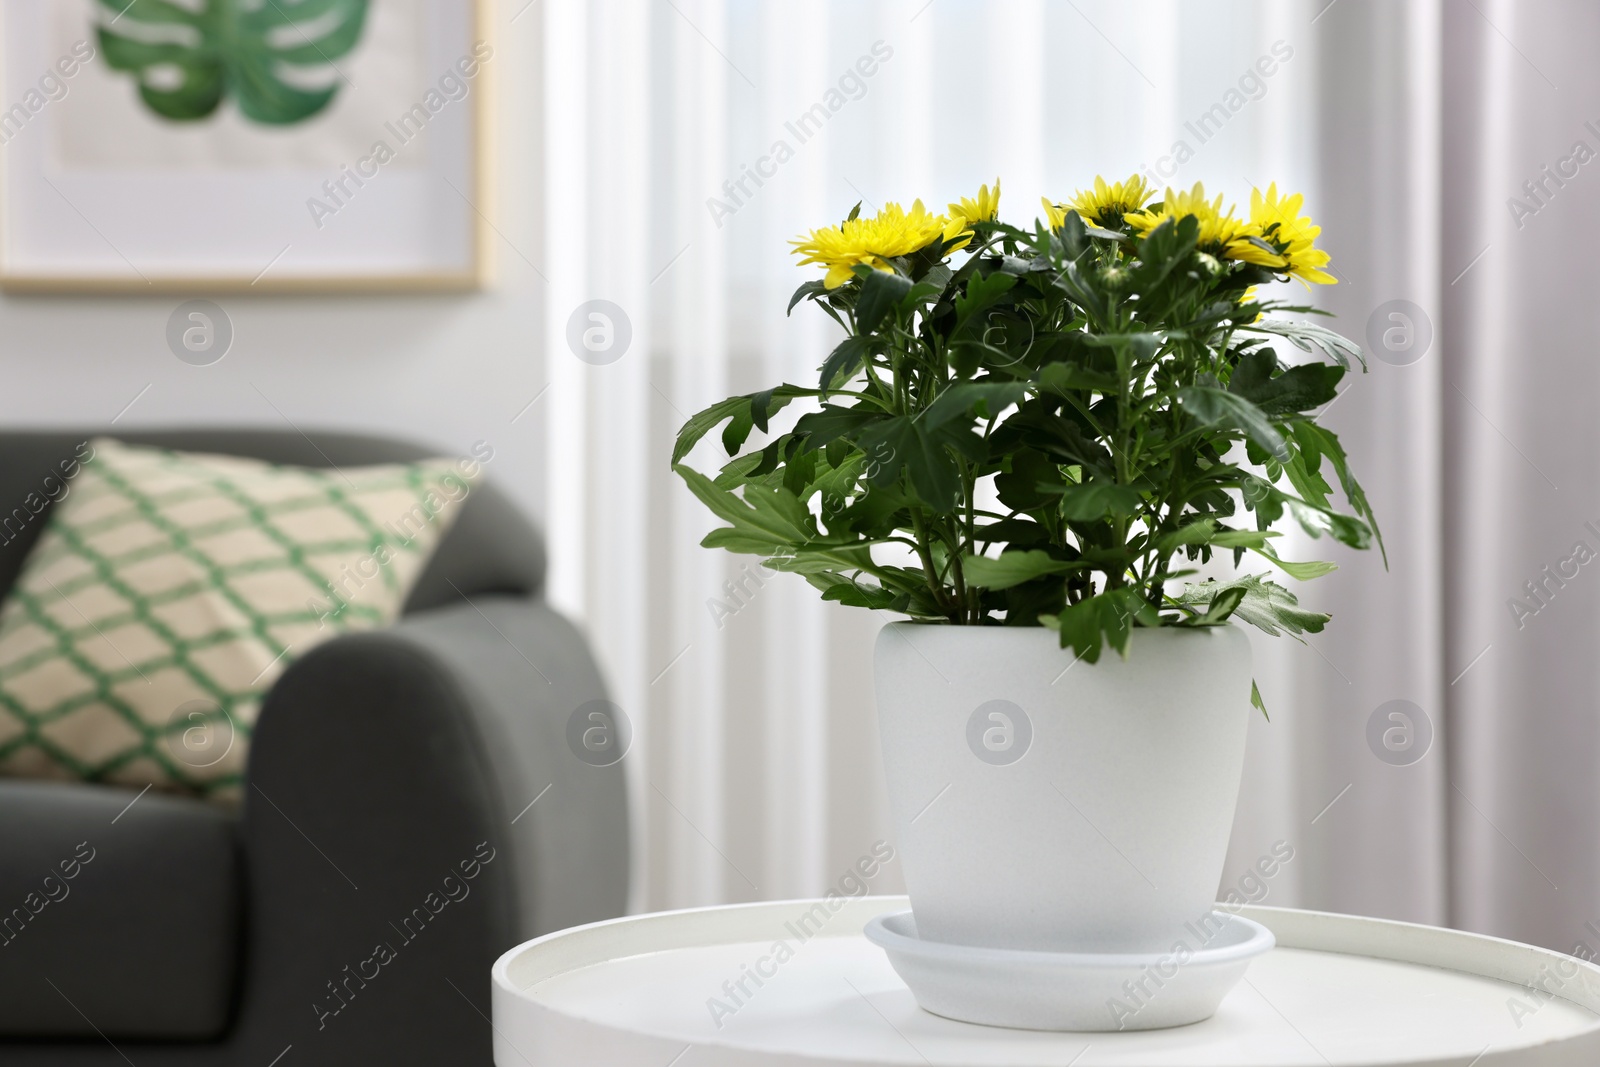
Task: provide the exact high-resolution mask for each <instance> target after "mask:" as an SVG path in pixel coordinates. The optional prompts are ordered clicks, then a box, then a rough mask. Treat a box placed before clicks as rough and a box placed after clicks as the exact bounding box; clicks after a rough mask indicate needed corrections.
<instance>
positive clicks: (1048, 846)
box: [673, 177, 1377, 953]
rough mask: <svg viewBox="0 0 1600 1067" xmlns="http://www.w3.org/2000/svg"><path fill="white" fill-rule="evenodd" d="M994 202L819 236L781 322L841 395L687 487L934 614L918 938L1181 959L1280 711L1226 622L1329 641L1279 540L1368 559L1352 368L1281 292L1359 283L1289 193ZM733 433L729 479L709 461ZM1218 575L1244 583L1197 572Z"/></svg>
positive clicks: (903, 799) (887, 661)
mask: <svg viewBox="0 0 1600 1067" xmlns="http://www.w3.org/2000/svg"><path fill="white" fill-rule="evenodd" d="M999 198H1000V186H999V182H998V181H996V183H995V185H994V188H993V189H992V190H991V189H989V188H988V187H987V186H985V187H984V188H983V189H981V190H980V191H979V193H978V195H977V196H976V197H975V198H973V199H964V200H961V201H960V202H958V203H953V204H951V205H949V208H948V210H947V212H946V213H944V214H942V215H941V214H935V213H933V212H930V211H928V210H927V209H926V208H925V207H924V206H923V204H922V203H921V201H918V202H916V203H914V204H913V205H912V206H911V208H910V209H909V210H906V209H903V208H901V207H900V206H899V205H897V204H886V205H885V206H884V207H883V209H882V210H881V211H878V212H877V213H876V214H875V215H873V216H871V217H867V216H863V215H861V214H860V213H859V205H857V208H856V210H853V211H851V213H850V215H849V217H848V218H846V219H845V220H844V222H842V223H841V224H840V225H838V226H835V227H827V228H824V229H819V230H816V231H814V232H813V233H811V234H809V235H808V236H806V237H804V238H802V239H800V240H798V241H796V242H795V246H796V248H795V250H796V251H797V252H798V253H800V254H801V255H802V257H803V259H802V262H803V263H805V264H808V265H810V264H814V265H816V266H818V267H821V268H822V269H823V270H824V271H825V274H824V276H823V277H821V278H818V279H816V280H813V281H807V282H806V283H805V284H803V285H801V286H800V287H799V289H798V290H797V291H796V292H795V295H794V298H793V300H791V302H790V310H791V312H792V311H793V310H794V308H795V307H796V305H799V304H802V303H805V302H809V303H811V304H814V305H815V306H816V307H817V308H819V309H820V310H821V311H822V312H824V313H825V314H827V315H828V316H829V317H831V318H832V319H833V320H834V321H835V322H837V323H838V325H839V326H840V327H841V328H842V330H843V334H844V335H843V337H842V338H841V339H840V340H839V342H838V344H837V346H836V347H834V348H833V350H832V351H831V352H830V353H828V354H827V355H826V356H825V357H824V358H822V359H821V364H820V375H819V378H818V380H817V381H816V382H815V383H811V384H801V385H780V386H777V387H775V388H772V389H768V390H764V391H762V392H758V393H753V394H750V395H747V396H738V397H733V398H730V399H728V400H724V401H722V402H721V403H718V404H716V405H713V406H712V407H710V408H708V409H707V410H705V411H703V412H701V413H699V414H697V415H695V416H694V417H693V418H691V419H690V420H689V421H688V422H687V424H686V425H685V426H684V427H683V429H682V431H681V432H680V434H679V437H678V441H677V447H676V448H675V450H674V453H673V463H674V469H675V470H677V472H678V473H679V474H680V475H681V476H682V477H683V478H684V480H685V481H686V482H687V483H688V485H689V488H690V489H691V490H692V491H693V492H694V493H695V494H696V495H697V496H698V497H699V498H700V499H701V500H702V501H704V502H705V504H706V505H707V506H708V507H710V508H711V509H712V511H713V512H715V513H716V515H717V516H718V517H719V518H720V519H722V520H723V521H724V522H725V523H726V524H727V525H726V526H724V527H722V528H720V529H717V530H715V531H713V532H712V533H711V534H710V535H708V536H707V537H706V538H705V541H704V544H705V545H706V546H707V547H712V548H725V549H728V550H730V551H733V552H742V553H751V554H755V555H759V556H762V557H764V558H765V560H766V565H767V566H768V567H771V568H774V569H777V570H783V571H792V572H794V573H796V574H799V575H802V576H803V577H804V578H805V579H806V581H808V582H810V583H811V584H812V585H813V586H815V587H816V588H817V589H818V590H819V591H820V592H821V594H822V597H823V599H825V600H832V601H837V602H839V603H841V604H846V605H852V606H855V607H861V608H868V609H872V610H876V611H885V612H891V613H895V614H897V615H900V616H903V617H904V618H905V619H906V620H908V621H903V622H894V623H891V624H889V625H888V626H886V627H885V628H884V631H883V633H882V635H881V636H880V638H879V640H878V645H877V650H876V674H877V697H878V715H879V722H880V730H881V738H882V743H883V757H884V761H885V769H886V779H887V784H888V789H889V795H890V800H891V807H892V809H893V816H894V820H895V824H896V833H897V835H898V837H899V842H898V843H899V846H900V850H901V855H902V856H903V858H904V864H905V877H906V883H907V887H908V890H909V892H910V895H911V898H912V907H913V911H914V913H915V917H916V929H917V932H918V936H920V937H921V938H924V939H926V940H928V941H931V942H940V943H945V944H952V945H965V946H986V947H989V948H992V949H1000V950H1023V949H1033V950H1050V951H1058V952H1094V953H1126V952H1145V951H1156V950H1160V949H1165V948H1166V947H1168V945H1170V943H1171V941H1172V939H1173V936H1174V935H1175V934H1176V933H1177V932H1178V931H1179V930H1180V929H1182V928H1183V926H1184V924H1185V923H1187V922H1191V921H1192V920H1194V919H1196V917H1198V916H1202V915H1205V914H1208V913H1209V909H1210V907H1211V901H1212V900H1213V894H1214V892H1215V889H1216V886H1217V884H1218V881H1219V876H1220V873H1221V868H1222V863H1223V859H1224V854H1225V851H1226V847H1227V841H1228V835H1229V830H1230V827H1231V823H1232V817H1233V811H1234V806H1235V803H1236V801H1237V796H1238V788H1239V779H1240V775H1241V770H1242V765H1243V758H1244V745H1245V733H1246V726H1247V725H1248V717H1249V713H1250V705H1251V704H1252V703H1254V704H1255V705H1256V706H1258V707H1260V706H1261V698H1260V695H1259V693H1258V692H1257V691H1256V689H1255V686H1254V683H1253V681H1252V670H1251V657H1250V646H1249V643H1248V641H1247V639H1246V636H1245V634H1244V632H1243V631H1242V630H1241V629H1240V628H1239V626H1237V625H1236V623H1245V624H1249V625H1252V626H1255V627H1257V628H1258V629H1260V630H1262V631H1264V632H1266V633H1268V634H1274V635H1275V634H1279V633H1289V634H1291V635H1295V636H1297V637H1298V636H1299V635H1301V634H1304V633H1306V632H1308V631H1309V632H1314V631H1320V630H1321V629H1322V628H1323V624H1324V623H1325V622H1326V621H1327V616H1326V615H1322V614H1318V613H1316V612H1313V611H1309V610H1306V609H1305V608H1302V607H1301V606H1300V605H1299V604H1298V602H1297V601H1296V598H1295V597H1294V595H1293V594H1291V593H1290V592H1289V590H1288V589H1286V588H1284V587H1283V586H1282V585H1280V584H1278V583H1277V582H1275V581H1273V580H1272V575H1271V574H1270V573H1252V572H1251V571H1249V570H1248V569H1241V568H1240V567H1239V565H1240V564H1241V563H1242V562H1243V561H1244V560H1245V559H1246V558H1247V557H1248V558H1252V559H1258V560H1260V561H1262V566H1263V567H1264V568H1266V569H1267V570H1268V571H1282V572H1283V573H1284V574H1286V575H1288V576H1289V577H1290V578H1293V579H1309V578H1315V577H1317V576H1318V575H1321V574H1324V573H1326V572H1327V571H1330V570H1332V569H1333V565H1332V564H1331V563H1322V562H1291V561H1288V560H1285V559H1283V558H1281V557H1280V556H1279V554H1278V553H1277V552H1276V551H1275V550H1274V548H1273V538H1274V537H1275V536H1276V534H1277V533H1278V532H1279V531H1278V529H1277V527H1279V526H1281V525H1282V522H1281V520H1290V521H1292V522H1295V523H1298V525H1299V526H1300V527H1301V528H1302V529H1304V530H1305V531H1306V532H1307V533H1308V534H1310V535H1311V536H1312V537H1322V536H1324V535H1326V536H1328V537H1331V538H1333V539H1334V540H1336V541H1339V542H1341V543H1343V544H1345V545H1348V546H1350V547H1352V548H1366V547H1368V545H1369V544H1370V543H1371V542H1373V541H1374V540H1375V539H1376V538H1377V527H1376V524H1375V522H1374V520H1373V516H1372V512H1371V509H1370V507H1369V506H1368V503H1367V500H1366V497H1365V496H1364V495H1363V493H1362V491H1361V489H1360V487H1359V485H1358V484H1357V483H1356V481H1355V479H1354V478H1353V477H1352V476H1351V473H1350V470H1349V468H1348V466H1347V464H1346V460H1345V453H1344V451H1343V449H1342V448H1341V447H1340V444H1339V441H1338V439H1337V438H1336V437H1335V436H1334V434H1333V433H1331V432H1330V431H1329V430H1328V429H1327V428H1326V427H1324V426H1322V425H1320V424H1319V423H1318V422H1317V419H1316V416H1315V414H1314V413H1315V412H1316V411H1317V409H1319V408H1320V407H1322V406H1323V405H1325V404H1327V403H1328V402H1329V401H1330V400H1332V399H1333V397H1334V396H1335V395H1336V389H1337V386H1338V384H1339V381H1340V379H1341V378H1342V377H1343V376H1344V374H1345V373H1346V372H1347V371H1348V370H1349V369H1350V367H1351V361H1352V360H1353V359H1357V360H1358V359H1359V358H1360V349H1359V347H1358V346H1357V345H1355V344H1353V343H1351V342H1350V341H1348V340H1346V339H1345V338H1343V337H1341V336H1339V335H1338V334H1336V333H1333V332H1331V331H1330V330H1328V329H1326V328H1324V327H1322V326H1318V325H1315V324H1314V323H1312V322H1310V321H1308V320H1307V319H1306V318H1305V316H1306V315H1307V314H1311V313H1314V312H1315V310H1316V309H1314V308H1312V307H1308V306H1301V305H1299V304H1296V303H1293V302H1291V301H1279V300H1274V299H1269V298H1267V297H1265V296H1263V295H1262V290H1263V287H1265V286H1267V285H1269V284H1271V283H1278V282H1284V281H1289V280H1298V281H1299V282H1301V283H1305V284H1306V287H1307V289H1309V285H1310V284H1313V283H1317V284H1331V283H1333V282H1334V280H1335V279H1334V278H1333V277H1332V276H1331V275H1330V274H1328V273H1327V272H1326V271H1325V269H1324V268H1325V267H1326V266H1327V263H1328V256H1327V254H1326V252H1324V251H1321V250H1319V249H1318V248H1317V247H1316V246H1315V243H1314V242H1315V238H1316V237H1317V235H1318V233H1319V230H1318V228H1317V227H1315V226H1313V225H1312V224H1311V221H1310V220H1309V219H1308V218H1306V217H1305V216H1303V215H1302V214H1301V206H1302V198H1301V197H1299V196H1282V195H1280V194H1279V192H1278V190H1277V188H1276V186H1274V187H1271V188H1269V189H1267V190H1266V191H1265V192H1262V191H1260V190H1256V191H1254V192H1253V193H1252V194H1251V197H1250V206H1249V212H1248V215H1247V216H1241V215H1240V214H1239V213H1238V212H1237V211H1236V210H1235V209H1234V208H1232V207H1229V208H1224V206H1223V199H1222V197H1220V196H1219V197H1216V198H1214V199H1208V198H1207V196H1206V194H1205V192H1204V191H1203V189H1202V188H1201V186H1199V185H1198V184H1197V185H1195V186H1194V188H1193V189H1192V190H1189V191H1185V192H1178V191H1173V190H1170V189H1169V190H1167V191H1166V193H1165V195H1164V196H1162V197H1160V198H1157V197H1156V196H1155V195H1154V193H1153V191H1152V190H1151V189H1150V188H1149V187H1148V186H1147V185H1146V184H1145V182H1144V180H1143V179H1142V178H1139V177H1132V178H1129V179H1128V180H1126V181H1122V182H1117V183H1114V184H1108V183H1107V182H1105V181H1104V180H1103V179H1096V181H1095V184H1094V186H1093V188H1092V189H1090V190H1088V191H1085V192H1080V193H1078V194H1077V196H1075V197H1074V198H1073V199H1071V200H1070V201H1068V202H1066V203H1063V204H1057V203H1053V202H1050V201H1046V202H1045V204H1044V214H1045V218H1044V219H1042V220H1037V221H1035V222H1034V223H1033V224H1032V226H1031V228H1021V227H1018V226H1013V225H1011V224H1008V223H1005V222H1002V221H1000V220H999V217H998V206H999ZM1285 341H1287V342H1289V344H1288V346H1283V345H1282V344H1281V342H1285ZM819 355H821V353H819ZM1286 355H1287V356H1293V357H1295V358H1293V359H1289V358H1285V356H1286ZM797 401H800V402H803V404H804V405H805V406H806V407H807V408H808V410H806V411H805V412H804V413H803V414H800V415H799V417H798V418H796V419H793V420H792V421H784V422H783V423H782V424H781V425H780V423H779V420H778V415H779V411H780V410H781V409H783V408H785V407H786V406H788V405H790V404H791V403H794V402H797ZM718 426H721V427H722V433H721V438H722V445H723V447H724V448H725V449H726V451H727V453H728V454H729V455H730V456H733V457H734V458H733V459H732V460H731V461H730V462H728V463H727V464H726V465H725V466H723V467H722V468H721V470H720V471H719V472H717V473H716V474H714V475H706V474H702V473H700V472H698V471H696V470H694V469H692V468H691V467H689V466H686V465H684V464H683V462H682V461H683V460H684V459H685V457H687V456H688V454H689V452H690V451H691V449H693V448H694V447H695V445H696V443H697V442H698V441H700V440H701V438H702V437H703V436H704V435H706V434H707V433H708V432H710V431H711V430H713V429H714V428H716V427H718ZM755 431H760V432H761V433H762V434H763V435H766V439H765V440H764V441H763V442H762V443H760V445H759V447H752V448H750V449H749V450H746V449H745V446H746V443H747V441H748V440H749V438H750V435H751V434H752V432H755ZM1334 482H1336V483H1337V484H1338V486H1339V489H1340V491H1341V495H1342V497H1343V504H1342V505H1341V504H1339V503H1337V502H1336V500H1335V494H1334V490H1333V488H1332V484H1331V483H1334ZM1213 557H1219V558H1218V559H1217V561H1216V565H1218V566H1220V565H1222V564H1224V563H1227V562H1228V561H1229V560H1231V564H1232V566H1233V568H1234V570H1233V571H1232V572H1230V573H1227V574H1224V575H1222V576H1221V577H1212V578H1207V579H1205V580H1200V576H1199V574H1198V573H1197V570H1198V568H1200V567H1202V566H1203V565H1206V564H1208V563H1212V562H1213ZM1214 569H1215V566H1214V567H1213V570H1214ZM1107 647H1109V648H1111V649H1113V650H1114V651H1115V652H1117V653H1119V655H1116V656H1110V657H1105V656H1103V655H1102V653H1103V650H1104V649H1106V648H1107ZM1262 710H1263V711H1265V708H1262Z"/></svg>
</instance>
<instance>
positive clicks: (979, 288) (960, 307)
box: [951, 271, 1017, 337]
mask: <svg viewBox="0 0 1600 1067" xmlns="http://www.w3.org/2000/svg"><path fill="white" fill-rule="evenodd" d="M1016 284H1017V276H1016V275H1014V274H1005V273H1003V272H1001V271H995V272H994V273H993V274H974V275H973V276H972V279H971V280H970V281H968V282H967V291H966V292H965V293H963V294H962V295H961V296H958V297H956V299H955V307H956V323H955V329H954V330H952V331H951V336H952V337H959V336H961V335H962V334H963V333H967V332H970V331H971V330H973V329H974V327H978V328H980V329H979V332H980V333H981V332H982V330H981V327H982V326H983V324H984V323H985V322H986V321H987V316H988V312H989V310H990V309H991V308H993V307H994V306H995V305H996V304H998V303H999V302H1000V299H1001V297H1003V296H1005V295H1006V294H1007V293H1009V292H1010V291H1011V290H1012V288H1013V287H1014V286H1015V285H1016Z"/></svg>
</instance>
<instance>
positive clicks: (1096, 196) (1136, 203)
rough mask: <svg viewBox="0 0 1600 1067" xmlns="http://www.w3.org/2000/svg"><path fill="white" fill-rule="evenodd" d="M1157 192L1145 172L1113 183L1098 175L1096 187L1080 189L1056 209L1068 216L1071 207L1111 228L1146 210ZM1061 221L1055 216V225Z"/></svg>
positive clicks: (1090, 219)
mask: <svg viewBox="0 0 1600 1067" xmlns="http://www.w3.org/2000/svg"><path fill="white" fill-rule="evenodd" d="M1154 195H1155V190H1154V189H1152V188H1150V186H1149V184H1148V183H1147V182H1146V181H1145V180H1144V177H1143V176H1142V175H1138V174H1134V175H1131V176H1129V178H1128V179H1127V180H1126V181H1120V182H1117V183H1115V184H1110V185H1108V184H1107V183H1106V180H1105V179H1104V178H1102V177H1100V176H1099V175H1096V176H1095V179H1094V188H1093V189H1079V190H1078V191H1077V192H1076V193H1074V194H1073V196H1072V199H1071V200H1069V201H1067V202H1066V204H1064V205H1056V206H1055V210H1056V212H1057V213H1059V214H1060V215H1061V217H1062V218H1065V217H1066V209H1067V208H1071V209H1072V210H1074V211H1076V212H1077V213H1078V214H1079V215H1081V216H1082V217H1083V220H1084V221H1085V222H1088V223H1092V224H1093V225H1095V226H1101V227H1104V228H1107V229H1109V228H1111V227H1113V226H1117V225H1120V224H1121V222H1122V219H1123V216H1125V215H1131V214H1133V213H1134V212H1135V211H1142V210H1144V206H1145V204H1147V203H1149V201H1150V198H1151V197H1152V196H1154ZM1049 207H1050V205H1046V210H1049ZM1060 225H1061V224H1060V223H1059V222H1057V221H1055V220H1054V219H1053V218H1052V220H1051V223H1050V227H1051V229H1055V228H1056V227H1057V226H1060Z"/></svg>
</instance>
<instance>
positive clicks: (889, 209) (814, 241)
mask: <svg viewBox="0 0 1600 1067" xmlns="http://www.w3.org/2000/svg"><path fill="white" fill-rule="evenodd" d="M949 222H950V220H949V219H946V218H945V217H944V216H943V215H935V214H933V213H932V212H930V211H929V210H928V209H927V208H925V207H923V206H922V201H921V200H918V201H916V202H914V203H913V204H912V205H911V210H910V211H907V210H905V209H904V208H902V207H901V206H900V205H899V204H896V203H892V202H891V203H887V204H884V205H883V210H882V211H880V212H878V213H877V214H876V215H874V216H873V217H872V218H854V219H850V220H848V221H846V222H844V223H842V224H841V225H838V226H827V227H824V228H823V229H820V230H812V231H811V233H810V234H809V235H807V236H806V237H802V238H798V239H796V240H793V241H790V242H789V243H790V244H792V245H794V246H795V248H794V252H795V255H797V256H802V257H804V258H802V259H801V260H800V263H801V265H802V266H804V265H806V264H809V263H817V264H820V265H821V266H824V267H826V268H827V269H828V273H827V276H826V277H825V278H824V279H823V284H824V285H826V286H827V287H828V288H829V289H837V288H839V286H841V285H843V284H844V283H845V282H847V281H849V280H850V279H851V278H853V277H855V272H854V267H855V266H856V264H858V263H861V264H865V265H867V266H869V267H872V268H873V269H874V270H884V271H887V270H893V269H894V268H893V267H891V266H890V265H889V263H888V260H890V259H893V258H895V257H896V256H906V255H910V254H911V253H912V252H916V251H918V250H919V249H922V248H925V247H927V246H928V245H929V244H931V243H933V242H934V241H936V240H939V239H940V238H941V237H943V236H944V235H945V227H946V226H948V225H949ZM958 232H959V231H958Z"/></svg>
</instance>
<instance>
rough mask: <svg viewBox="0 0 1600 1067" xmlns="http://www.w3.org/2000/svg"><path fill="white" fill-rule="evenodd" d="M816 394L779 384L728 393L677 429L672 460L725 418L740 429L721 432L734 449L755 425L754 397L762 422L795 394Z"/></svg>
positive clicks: (814, 391) (686, 451)
mask: <svg viewBox="0 0 1600 1067" xmlns="http://www.w3.org/2000/svg"><path fill="white" fill-rule="evenodd" d="M816 395H817V391H816V390H815V389H802V388H801V387H800V386H798V385H780V386H778V387H777V388H776V389H767V390H765V391H763V392H760V393H746V394H745V395H744V396H730V397H729V398H728V399H726V400H720V401H718V402H717V403H715V404H712V405H711V406H710V407H708V408H706V409H705V410H704V411H701V412H697V413H696V414H694V415H692V416H690V418H689V421H687V422H685V423H684V424H683V427H682V428H681V429H680V430H678V440H677V442H676V443H675V444H674V445H673V446H672V462H673V464H674V465H676V464H677V463H678V462H679V461H681V460H682V459H683V457H684V456H687V455H688V454H689V453H690V451H691V450H693V448H694V446H695V445H697V444H699V443H700V439H701V438H702V437H704V436H705V435H706V434H708V433H710V432H711V430H712V428H713V427H715V426H717V425H719V424H720V423H722V422H724V421H725V420H728V419H735V420H738V422H739V426H740V428H739V429H737V430H730V431H729V432H727V433H725V434H724V435H723V445H724V447H726V448H727V450H728V453H729V454H730V455H731V454H732V453H734V452H736V451H738V449H739V447H740V446H741V445H743V444H744V442H745V439H746V438H747V437H748V436H749V434H750V428H751V427H752V426H754V425H755V415H754V409H753V407H752V405H753V404H754V402H755V401H756V400H757V399H760V400H761V403H762V412H763V414H762V418H763V421H765V420H766V419H768V418H771V416H772V415H773V414H774V413H776V412H777V411H779V410H780V409H781V408H783V407H784V405H786V404H788V403H789V401H791V400H793V399H795V398H796V397H801V396H816Z"/></svg>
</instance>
